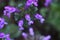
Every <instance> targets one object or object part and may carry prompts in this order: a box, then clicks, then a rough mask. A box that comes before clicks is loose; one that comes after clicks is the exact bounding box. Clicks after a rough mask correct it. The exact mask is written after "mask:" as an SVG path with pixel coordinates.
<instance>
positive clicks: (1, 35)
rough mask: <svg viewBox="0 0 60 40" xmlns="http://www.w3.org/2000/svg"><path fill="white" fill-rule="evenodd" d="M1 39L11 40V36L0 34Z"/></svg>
mask: <svg viewBox="0 0 60 40" xmlns="http://www.w3.org/2000/svg"><path fill="white" fill-rule="evenodd" d="M0 38H5V39H6V40H10V35H9V34H4V33H3V32H0Z"/></svg>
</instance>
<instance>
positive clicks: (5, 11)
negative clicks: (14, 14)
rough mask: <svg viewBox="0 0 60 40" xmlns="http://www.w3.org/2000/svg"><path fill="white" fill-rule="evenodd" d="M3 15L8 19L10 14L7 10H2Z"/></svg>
mask: <svg viewBox="0 0 60 40" xmlns="http://www.w3.org/2000/svg"><path fill="white" fill-rule="evenodd" d="M3 12H4V15H5V16H7V17H8V18H10V15H11V12H9V11H8V10H4V11H3Z"/></svg>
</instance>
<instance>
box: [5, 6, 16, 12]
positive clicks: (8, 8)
mask: <svg viewBox="0 0 60 40" xmlns="http://www.w3.org/2000/svg"><path fill="white" fill-rule="evenodd" d="M4 8H5V10H8V11H10V12H11V13H12V12H15V11H16V8H14V7H11V6H5V7H4Z"/></svg>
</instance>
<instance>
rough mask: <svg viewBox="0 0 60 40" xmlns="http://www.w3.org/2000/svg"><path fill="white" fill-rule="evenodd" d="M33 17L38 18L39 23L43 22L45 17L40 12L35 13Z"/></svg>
mask: <svg viewBox="0 0 60 40" xmlns="http://www.w3.org/2000/svg"><path fill="white" fill-rule="evenodd" d="M35 18H36V19H38V20H40V22H41V23H43V22H44V21H45V19H44V18H43V17H42V15H40V14H36V15H35Z"/></svg>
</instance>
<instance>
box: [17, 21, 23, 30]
mask: <svg viewBox="0 0 60 40" xmlns="http://www.w3.org/2000/svg"><path fill="white" fill-rule="evenodd" d="M23 23H24V22H23V20H19V22H18V26H19V30H24V28H23Z"/></svg>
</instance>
